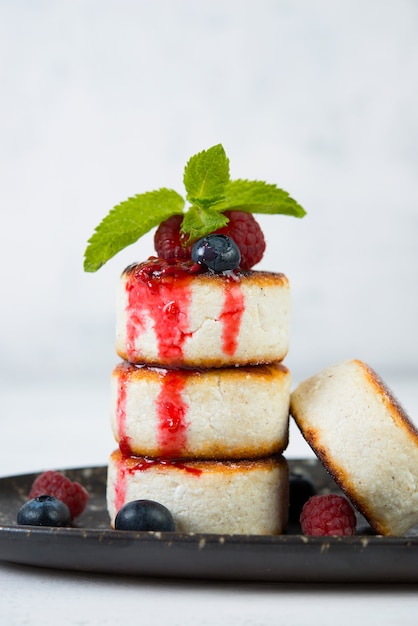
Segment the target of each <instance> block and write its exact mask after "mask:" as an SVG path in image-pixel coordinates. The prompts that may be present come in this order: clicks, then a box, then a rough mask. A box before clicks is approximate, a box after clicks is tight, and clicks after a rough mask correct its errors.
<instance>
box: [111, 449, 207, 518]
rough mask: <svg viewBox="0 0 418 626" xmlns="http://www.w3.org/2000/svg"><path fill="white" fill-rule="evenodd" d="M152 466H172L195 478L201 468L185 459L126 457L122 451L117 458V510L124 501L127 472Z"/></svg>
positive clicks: (139, 470) (131, 472)
mask: <svg viewBox="0 0 418 626" xmlns="http://www.w3.org/2000/svg"><path fill="white" fill-rule="evenodd" d="M153 467H157V468H158V467H159V468H162V469H164V467H173V468H176V469H178V470H182V471H184V472H187V473H188V474H192V475H193V476H196V477H197V478H198V477H199V476H201V474H202V472H203V470H201V469H199V468H198V467H193V466H192V465H189V464H187V463H186V462H185V461H180V460H177V459H163V458H152V459H151V458H150V457H146V456H144V457H134V456H130V457H126V456H125V455H124V454H123V453H122V452H121V455H120V457H119V459H118V467H117V479H116V483H115V501H114V502H115V509H116V511H119V510H120V509H121V508H122V507H123V506H124V504H125V503H126V477H127V475H128V474H135V472H144V471H146V470H149V469H151V468H153Z"/></svg>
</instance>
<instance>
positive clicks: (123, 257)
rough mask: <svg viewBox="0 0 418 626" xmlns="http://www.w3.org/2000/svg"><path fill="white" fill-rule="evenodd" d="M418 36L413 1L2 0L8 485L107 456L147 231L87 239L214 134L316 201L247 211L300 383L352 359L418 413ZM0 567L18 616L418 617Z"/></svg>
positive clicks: (338, 601) (322, 596)
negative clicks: (118, 244)
mask: <svg viewBox="0 0 418 626" xmlns="http://www.w3.org/2000/svg"><path fill="white" fill-rule="evenodd" d="M417 35H418V4H417V2H415V1H414V0H396V2H394V1H391V0H340V1H337V2H336V1H333V0H210V1H209V0H207V1H204V2H203V1H202V2H199V1H197V0H149V1H145V0H113V1H111V0H60V1H53V0H18V1H16V2H12V1H8V0H0V207H1V216H2V221H1V224H2V227H1V235H2V236H1V245H0V272H1V275H0V280H1V293H2V298H1V306H0V385H1V387H0V393H1V395H0V400H1V404H0V407H1V412H0V475H5V474H12V473H15V472H16V473H18V472H24V471H28V472H29V471H36V470H38V469H41V468H46V467H52V468H57V467H69V466H77V465H83V466H84V465H94V464H96V463H97V464H105V463H106V462H107V458H108V454H109V452H110V451H111V449H112V448H113V446H114V444H113V441H112V439H111V436H110V426H109V417H108V395H109V379H110V373H111V370H112V369H113V367H114V365H115V364H116V362H117V359H116V356H115V352H114V313H115V293H116V285H117V281H118V277H119V274H120V272H121V271H122V270H123V268H124V267H125V266H126V265H127V264H128V263H130V262H132V261H135V260H143V259H145V258H146V257H147V256H148V255H149V254H151V253H152V252H153V249H152V234H151V235H150V236H148V237H145V238H144V239H143V240H141V241H140V242H138V243H137V244H136V245H134V246H132V247H130V248H129V249H128V250H126V251H124V252H123V253H121V254H120V255H118V256H117V257H115V258H114V259H113V260H112V261H110V262H109V263H108V264H107V265H105V266H104V267H103V268H102V269H101V270H100V271H99V272H98V273H97V274H94V275H89V274H85V273H83V269H82V262H83V252H84V249H85V245H86V242H87V239H88V238H89V237H90V235H91V234H92V232H93V229H94V228H95V226H96V225H97V224H98V223H99V222H100V220H101V219H102V217H104V215H106V214H107V213H108V211H109V210H110V209H111V208H112V206H114V205H115V204H117V203H118V202H120V201H121V200H124V199H125V198H127V197H128V196H130V195H133V194H136V193H142V192H145V191H149V190H152V189H156V188H159V187H161V186H165V187H172V188H174V189H176V190H177V191H179V192H180V193H182V191H183V187H182V173H183V166H184V164H185V162H186V160H187V159H188V158H189V157H190V156H191V155H192V154H195V153H196V152H198V151H200V150H202V149H205V148H209V147H210V146H212V145H214V144H216V143H219V142H221V143H222V144H223V145H224V147H225V150H226V152H227V154H228V156H229V157H230V160H231V174H232V176H233V177H234V178H238V177H240V178H250V179H251V178H259V179H263V180H267V181H268V182H271V183H276V184H278V185H279V186H281V187H283V188H284V189H286V190H287V191H289V192H290V193H291V195H293V196H294V197H295V198H296V199H297V200H298V201H299V202H300V203H301V204H302V205H303V206H304V207H305V209H306V210H307V212H308V215H307V217H306V218H304V219H303V220H297V219H294V218H290V217H280V216H279V217H264V218H263V219H260V221H261V223H262V225H263V227H264V229H265V232H266V236H267V243H268V249H267V253H266V255H265V258H264V260H263V262H262V264H261V265H260V268H265V269H269V270H273V271H283V272H285V273H286V274H287V276H288V277H289V279H290V281H291V285H292V292H293V318H292V319H293V327H292V341H291V351H290V353H289V356H288V358H287V359H286V363H287V365H288V366H289V367H290V369H291V370H292V374H293V378H294V382H295V384H296V383H297V381H298V380H300V379H302V378H303V377H305V376H307V375H310V374H311V373H314V372H316V371H317V370H318V369H320V368H322V367H324V366H327V365H330V364H332V363H334V362H338V361H340V360H343V359H346V358H352V357H357V358H360V359H363V360H365V361H366V362H368V363H369V364H370V365H372V366H373V367H374V368H375V369H376V370H377V371H378V372H379V373H380V374H381V375H382V376H383V377H384V379H385V380H386V381H387V382H388V384H389V385H390V386H392V388H393V389H394V391H395V392H397V394H398V396H399V397H400V399H401V401H403V403H404V404H405V405H406V407H407V408H410V409H411V411H412V413H413V414H414V415H417V416H418V392H417V386H416V381H417V378H418V350H417V348H418V341H417V334H416V323H417V319H418V298H417V295H416V291H417V282H418V250H417V226H418V176H417V171H418V89H417V75H418V36H417ZM289 454H290V455H292V454H309V451H307V450H305V448H304V447H303V442H302V441H301V438H300V436H299V439H298V434H297V433H294V432H292V434H291V444H290V448H289ZM0 576H1V579H2V588H3V590H4V594H3V596H4V597H3V596H2V602H1V609H0V612H1V614H2V617H3V618H4V619H5V620H6V621H5V623H6V622H7V624H19V625H20V624H22V623H33V624H35V623H42V624H49V623H55V622H56V616H57V614H60V615H62V614H61V613H58V611H59V610H60V609H62V608H63V607H65V611H66V612H65V616H66V621H65V623H66V624H74V625H75V624H78V625H80V624H85V625H87V624H96V623H97V624H102V625H103V624H114V623H115V622H116V621H117V620H118V621H120V619H121V618H122V620H123V619H124V618H125V620H126V619H131V618H132V616H133V615H136V614H137V612H138V611H140V612H141V617H147V618H148V619H151V618H152V620H153V623H155V624H157V623H161V624H166V623H167V620H168V621H169V622H170V623H172V624H180V623H181V624H182V625H183V626H187V624H196V623H201V624H215V623H218V624H224V623H225V624H226V623H228V624H245V625H246V626H252V625H257V626H262V625H264V624H266V625H267V624H271V623H272V619H273V621H274V622H275V623H280V619H282V623H286V624H288V625H293V624H306V623H307V622H308V621H318V622H319V621H320V622H321V623H323V624H324V625H326V624H335V623H336V622H337V620H338V623H339V624H341V625H342V624H352V623H354V622H358V623H364V622H368V623H370V624H372V623H379V624H381V625H382V626H383V625H386V624H388V625H391V624H399V623H402V624H415V623H416V600H415V598H416V595H415V594H414V593H410V592H411V591H413V588H412V589H411V588H410V587H404V588H403V589H398V590H394V589H392V590H388V591H383V590H382V589H380V588H378V587H375V588H370V587H368V588H365V589H359V588H358V587H350V588H346V589H341V588H339V589H338V588H337V589H336V588H330V587H329V586H326V587H325V586H322V587H321V588H320V589H318V588H314V587H312V588H306V587H298V586H297V585H291V586H276V585H264V586H263V585H258V586H257V585H241V586H237V585H235V586H234V585H232V586H226V585H206V584H203V583H202V584H200V583H196V584H194V585H182V584H181V583H176V584H174V585H173V584H171V583H167V582H153V581H127V580H125V579H106V578H100V577H92V576H88V575H79V576H77V575H72V574H67V573H61V574H58V575H57V574H55V573H50V572H38V571H37V570H30V569H26V568H19V567H14V566H7V565H4V564H2V565H1V567H0ZM24 599H25V600H24ZM353 600H354V601H353ZM414 609H415V610H414ZM273 616H274V617H273ZM60 619H61V618H60ZM48 620H49V621H48ZM283 620H284V621H283Z"/></svg>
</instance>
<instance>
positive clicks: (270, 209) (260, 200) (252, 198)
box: [216, 179, 306, 217]
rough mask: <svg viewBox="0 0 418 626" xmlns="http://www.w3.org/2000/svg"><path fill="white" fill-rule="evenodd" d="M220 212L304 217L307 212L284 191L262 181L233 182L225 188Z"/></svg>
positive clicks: (219, 206) (219, 205) (218, 208)
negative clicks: (234, 211) (237, 211)
mask: <svg viewBox="0 0 418 626" xmlns="http://www.w3.org/2000/svg"><path fill="white" fill-rule="evenodd" d="M216 208H217V210H219V211H226V210H228V211H233V210H239V211H246V212H247V213H266V214H270V215H273V214H277V213H281V214H282V215H292V216H293V217H303V216H304V215H306V211H305V210H304V209H303V208H302V207H301V206H300V204H298V203H297V202H296V200H293V198H291V197H290V196H289V194H288V193H287V191H284V190H283V189H279V188H278V187H276V185H271V184H268V183H265V182H263V181H260V180H255V181H251V180H242V179H237V180H231V181H229V182H228V183H227V185H226V187H225V198H224V200H222V201H221V202H220V203H218V205H217V206H216Z"/></svg>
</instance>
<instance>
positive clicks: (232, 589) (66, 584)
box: [0, 377, 418, 626]
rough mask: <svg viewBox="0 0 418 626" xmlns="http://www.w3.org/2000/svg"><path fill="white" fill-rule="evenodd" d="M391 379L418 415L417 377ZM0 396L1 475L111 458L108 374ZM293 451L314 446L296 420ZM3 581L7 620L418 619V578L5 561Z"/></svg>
mask: <svg viewBox="0 0 418 626" xmlns="http://www.w3.org/2000/svg"><path fill="white" fill-rule="evenodd" d="M105 383H106V381H105ZM392 389H393V390H394V391H395V392H396V394H397V396H398V398H399V399H400V400H401V401H402V403H403V404H404V406H405V407H406V408H407V410H408V412H409V413H410V415H411V417H412V416H414V415H416V416H418V390H417V389H416V386H415V384H414V378H413V377H411V378H410V379H408V380H400V381H396V384H395V385H393V384H392ZM1 399H2V409H3V415H2V420H1V427H0V428H1V430H0V432H1V437H0V476H7V475H13V474H22V473H26V472H37V471H41V470H43V469H50V468H54V469H55V468H67V467H84V466H94V465H104V464H106V462H107V457H108V454H109V452H110V451H111V450H112V449H113V447H114V443H113V440H112V437H111V435H110V429H109V424H108V390H107V388H106V384H104V385H103V387H101V386H100V385H99V386H98V387H94V388H92V387H90V388H84V389H83V388H80V386H78V387H77V388H76V389H73V388H72V387H71V386H68V387H67V388H64V387H54V388H53V389H48V390H45V389H44V388H43V387H42V385H37V386H33V387H32V388H27V387H25V388H24V389H23V388H22V389H20V388H14V387H11V388H10V387H9V388H6V389H2V391H1ZM286 456H287V457H288V458H296V457H306V456H312V453H311V451H310V449H309V448H308V447H307V446H306V444H305V442H304V441H303V440H302V438H301V437H300V435H299V433H298V432H297V430H296V429H295V428H294V427H293V426H291V436H290V445H289V448H288V451H287V453H286ZM0 589H1V599H0V623H1V624H2V625H3V624H4V626H9V625H15V624H16V625H19V626H20V625H26V624H30V625H32V624H33V625H36V624H39V625H41V624H42V626H49V625H52V624H56V623H62V624H63V625H74V626H89V625H91V624H100V625H101V626H106V625H108V624H109V625H112V626H113V625H114V624H117V623H119V624H120V623H123V622H125V623H128V620H129V623H133V620H135V621H140V622H141V623H144V622H145V623H149V624H153V625H159V624H161V625H163V624H164V626H168V625H170V626H177V625H179V626H180V625H181V626H188V624H190V625H192V624H193V625H194V626H195V625H196V624H202V625H206V624H207V625H214V624H219V625H223V624H225V625H228V626H234V625H236V624H241V625H245V626H253V625H254V626H264V625H270V624H286V626H292V625H295V624H306V623H320V624H321V625H324V626H326V625H328V624H329V625H330V626H331V625H333V626H334V625H335V624H336V623H338V624H339V625H345V624H347V625H349V624H350V626H352V624H354V623H357V624H366V623H368V624H371V625H373V624H379V625H380V626H384V625H392V624H393V625H398V624H402V625H405V624H411V625H412V624H414V625H415V624H416V615H417V611H418V585H331V584H326V585H324V584H320V585H306V584H283V583H277V584H276V583H239V584H238V583H225V582H222V583H216V582H201V581H174V580H152V579H146V578H135V577H133V578H129V577H121V576H112V575H110V576H105V575H96V574H85V573H74V572H57V571H53V570H48V569H38V568H33V567H26V566H18V565H14V564H7V563H0Z"/></svg>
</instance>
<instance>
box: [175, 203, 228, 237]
mask: <svg viewBox="0 0 418 626" xmlns="http://www.w3.org/2000/svg"><path fill="white" fill-rule="evenodd" d="M228 222H229V219H228V218H227V217H226V215H224V214H223V213H220V212H219V211H217V210H215V209H201V208H199V207H197V206H191V207H190V209H189V210H188V211H187V213H185V215H184V218H183V222H182V225H181V232H182V233H184V234H186V235H188V241H194V240H196V239H200V238H201V237H204V236H205V235H208V234H209V233H213V231H215V230H218V228H222V227H223V226H225V225H226V224H227V223H228Z"/></svg>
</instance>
